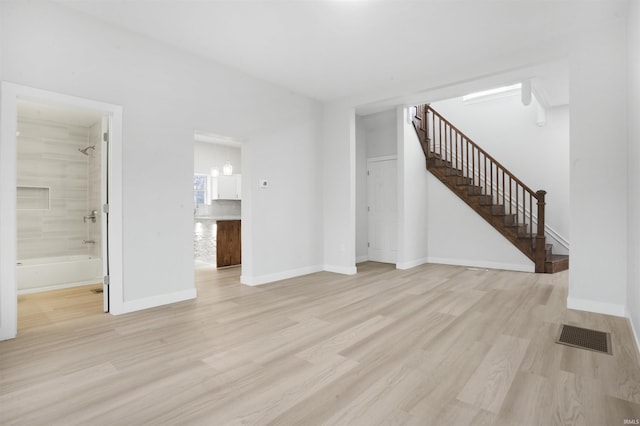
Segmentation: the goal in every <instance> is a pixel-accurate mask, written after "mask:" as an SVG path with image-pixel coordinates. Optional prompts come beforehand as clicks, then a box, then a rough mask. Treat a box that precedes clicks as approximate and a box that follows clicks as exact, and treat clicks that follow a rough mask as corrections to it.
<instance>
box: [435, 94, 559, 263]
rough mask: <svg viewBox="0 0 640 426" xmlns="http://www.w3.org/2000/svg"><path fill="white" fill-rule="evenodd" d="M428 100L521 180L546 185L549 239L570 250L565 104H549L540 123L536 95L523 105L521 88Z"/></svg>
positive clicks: (540, 185)
mask: <svg viewBox="0 0 640 426" xmlns="http://www.w3.org/2000/svg"><path fill="white" fill-rule="evenodd" d="M431 106H432V107H433V108H434V109H435V110H436V111H438V112H439V113H441V114H442V115H443V116H444V117H446V118H447V119H448V120H450V121H451V122H452V123H454V124H455V125H456V127H458V128H459V129H460V130H462V131H463V132H465V133H466V134H467V135H469V136H471V137H472V138H473V139H474V140H475V141H476V142H478V143H479V144H480V145H481V146H482V148H483V149H485V150H486V151H487V152H489V153H490V154H491V155H493V156H494V157H495V158H497V159H499V160H500V161H501V162H502V163H503V164H505V165H506V166H507V167H509V170H511V171H512V172H513V173H514V174H515V175H516V176H518V177H519V178H520V179H522V180H523V181H524V182H535V184H536V186H537V187H539V188H544V189H545V190H546V191H547V197H546V203H547V205H546V212H545V219H546V225H547V226H546V228H547V232H546V235H547V242H548V243H552V244H553V252H554V253H557V254H569V247H568V246H569V244H568V243H569V240H570V238H569V218H570V216H569V212H570V209H569V205H570V203H569V199H570V197H569V107H568V106H567V105H565V106H558V107H554V108H549V109H547V111H546V123H545V124H544V125H542V126H539V125H538V124H537V121H538V113H537V107H538V105H537V101H536V100H535V99H533V100H532V102H531V104H530V105H528V106H525V105H523V104H522V102H521V100H520V96H519V92H515V94H513V95H511V96H503V97H500V98H492V99H487V100H483V101H471V102H464V101H463V100H462V98H455V99H449V100H445V101H438V102H434V103H432V104H431ZM496 123H499V125H495V124H496ZM492 124H493V125H492ZM522 158H526V159H527V161H522ZM541 164H542V165H543V167H541V166H540V165H541Z"/></svg>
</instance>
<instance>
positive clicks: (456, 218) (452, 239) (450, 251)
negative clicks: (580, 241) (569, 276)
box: [398, 119, 534, 272]
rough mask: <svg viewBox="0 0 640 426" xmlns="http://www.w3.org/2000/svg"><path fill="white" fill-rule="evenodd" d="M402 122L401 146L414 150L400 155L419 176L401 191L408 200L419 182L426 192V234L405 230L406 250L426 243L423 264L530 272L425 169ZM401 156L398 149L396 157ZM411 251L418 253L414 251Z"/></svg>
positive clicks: (413, 136) (502, 240)
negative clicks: (420, 243)
mask: <svg viewBox="0 0 640 426" xmlns="http://www.w3.org/2000/svg"><path fill="white" fill-rule="evenodd" d="M402 123H403V124H402V126H403V127H404V138H405V140H404V141H403V143H404V145H405V146H406V147H413V148H415V149H413V150H411V152H410V153H409V155H405V156H403V161H404V163H405V165H404V167H407V168H410V169H411V170H412V171H413V173H418V174H419V177H418V179H419V180H418V181H416V182H413V184H412V183H411V182H406V185H404V187H402V186H401V188H403V189H404V196H405V197H409V198H415V197H414V196H412V195H411V193H414V192H415V191H414V189H415V188H414V186H415V185H418V184H419V182H420V181H422V183H423V184H422V185H420V191H422V190H423V189H424V190H426V193H422V192H421V194H423V195H422V196H424V197H425V199H426V206H425V207H424V210H423V211H422V212H421V214H422V215H423V216H424V217H423V220H424V221H425V224H426V232H422V233H420V234H419V235H418V234H417V233H416V232H411V230H410V229H407V233H406V236H407V237H406V242H405V245H406V246H408V247H407V248H408V249H412V246H415V245H416V244H418V242H419V241H418V240H421V241H422V242H423V244H425V246H424V247H423V250H422V252H423V253H426V258H425V261H427V262H430V263H445V264H453V265H463V266H471V267H479V268H498V269H507V270H514V271H526V272H533V270H534V264H533V262H532V261H531V260H529V259H528V258H527V257H526V256H524V255H523V254H522V253H521V252H520V251H519V250H518V249H517V248H515V247H514V246H513V245H511V244H510V243H509V242H508V241H507V240H506V239H505V238H504V237H503V236H502V235H500V233H498V232H497V231H496V230H495V229H493V227H491V225H489V224H488V223H487V222H485V221H484V220H483V219H482V218H481V217H480V216H478V215H477V213H476V212H474V211H473V210H472V209H470V208H469V207H468V206H467V205H466V204H465V203H464V202H462V201H461V200H460V199H459V198H458V197H457V196H456V195H455V194H453V193H452V192H451V191H449V190H448V189H447V188H446V187H445V186H444V185H442V183H441V182H439V181H438V179H437V178H436V177H435V176H433V175H432V174H431V173H429V172H428V171H427V170H426V168H425V166H424V154H423V153H422V150H421V149H420V143H419V142H418V137H417V135H416V132H415V130H414V128H413V125H412V124H410V123H407V120H406V119H405V120H403V121H402ZM400 156H401V154H400V150H399V158H400ZM412 185H413V186H412ZM401 191H402V189H401ZM398 211H399V212H400V211H401V209H399V210H398ZM405 216H408V217H407V220H408V221H409V222H411V221H412V220H413V222H416V221H417V219H416V218H413V217H412V213H411V212H410V211H407V212H405ZM414 219H415V220H414ZM411 240H412V241H413V243H412V242H411ZM412 250H413V251H418V249H416V248H413V249H412ZM414 257H416V256H414ZM409 260H410V259H407V261H409Z"/></svg>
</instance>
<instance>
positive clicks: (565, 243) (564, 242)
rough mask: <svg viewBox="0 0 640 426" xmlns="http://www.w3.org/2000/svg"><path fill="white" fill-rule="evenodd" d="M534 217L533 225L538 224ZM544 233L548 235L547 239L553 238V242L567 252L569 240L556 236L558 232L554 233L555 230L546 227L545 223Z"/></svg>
mask: <svg viewBox="0 0 640 426" xmlns="http://www.w3.org/2000/svg"><path fill="white" fill-rule="evenodd" d="M534 217H535V219H536V220H535V221H534V222H535V224H536V225H537V224H538V218H537V216H534ZM544 232H545V234H548V236H549V237H551V238H553V239H554V241H556V242H558V243H559V244H560V245H561V246H562V247H564V248H566V249H567V251H568V250H569V240H567V239H566V238H565V237H563V236H562V235H560V234H558V231H556V230H555V229H553V228H552V227H550V226H549V225H547V224H546V223H545V224H544Z"/></svg>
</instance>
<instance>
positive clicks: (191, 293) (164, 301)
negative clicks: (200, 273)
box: [109, 288, 197, 315]
mask: <svg viewBox="0 0 640 426" xmlns="http://www.w3.org/2000/svg"><path fill="white" fill-rule="evenodd" d="M196 295H197V292H196V289H195V288H190V289H188V290H182V291H176V292H175V293H169V294H160V295H158V296H151V297H145V298H144V299H137V300H131V301H128V302H123V303H122V305H121V308H119V309H117V310H116V311H114V310H113V309H112V310H111V311H110V312H109V313H110V314H113V315H120V314H127V313H130V312H136V311H141V310H143V309H149V308H155V307H157V306H162V305H169V304H171V303H177V302H183V301H185V300H191V299H195V298H196Z"/></svg>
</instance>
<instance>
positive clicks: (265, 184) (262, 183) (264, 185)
mask: <svg viewBox="0 0 640 426" xmlns="http://www.w3.org/2000/svg"><path fill="white" fill-rule="evenodd" d="M258 186H259V187H260V188H262V189H267V188H268V187H269V181H267V180H266V179H260V183H259V184H258Z"/></svg>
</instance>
